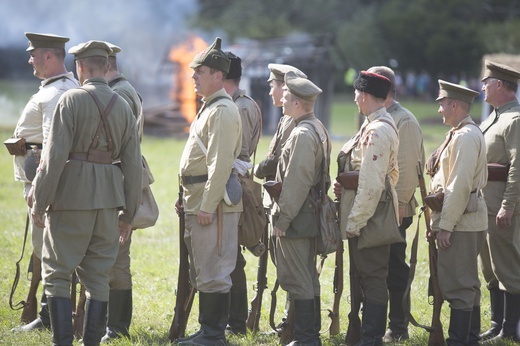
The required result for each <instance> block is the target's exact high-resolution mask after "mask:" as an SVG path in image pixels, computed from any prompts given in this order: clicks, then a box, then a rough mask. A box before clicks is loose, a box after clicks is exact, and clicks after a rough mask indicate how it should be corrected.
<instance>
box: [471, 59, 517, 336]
mask: <svg viewBox="0 0 520 346" xmlns="http://www.w3.org/2000/svg"><path fill="white" fill-rule="evenodd" d="M519 78H520V72H518V71H516V70H514V69H512V68H511V67H509V66H506V65H502V64H498V63H494V62H491V61H486V70H485V74H484V78H483V79H482V81H483V82H484V85H483V87H482V90H483V91H484V92H485V101H486V102H487V103H489V104H490V105H491V106H493V108H494V110H493V112H492V113H491V115H490V116H489V117H488V118H487V119H486V120H485V121H484V122H482V124H481V125H480V128H481V129H482V131H483V132H484V138H485V139H486V148H487V162H488V164H489V165H491V166H493V165H496V164H499V165H501V166H502V167H501V170H502V174H498V175H497V174H493V175H492V174H491V167H490V174H489V180H488V183H487V185H486V188H485V189H484V191H483V192H484V198H485V199H486V203H487V207H488V215H489V220H488V222H489V224H488V238H487V246H484V247H483V249H482V251H481V262H482V271H483V273H484V277H485V279H486V282H487V286H488V288H489V290H490V298H491V316H492V319H493V320H494V323H495V327H496V329H495V331H494V333H493V334H496V333H497V332H498V331H500V329H501V332H500V334H499V335H498V336H496V337H495V338H494V339H492V340H493V341H492V342H495V341H499V340H501V339H507V340H514V341H517V342H518V341H520V241H519V239H520V205H519V203H518V198H519V196H520V161H519V158H518V150H519V148H520V105H519V104H518V100H517V99H516V93H517V90H518V79H519ZM504 295H505V299H504ZM504 306H505V311H504ZM492 327H493V321H492ZM485 336H490V335H489V334H488V335H485ZM491 336H492V335H491Z"/></svg>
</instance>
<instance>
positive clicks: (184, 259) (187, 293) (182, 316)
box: [168, 175, 195, 342]
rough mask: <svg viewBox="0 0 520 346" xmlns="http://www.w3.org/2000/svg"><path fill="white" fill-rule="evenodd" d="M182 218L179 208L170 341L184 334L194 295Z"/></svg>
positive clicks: (180, 196)
mask: <svg viewBox="0 0 520 346" xmlns="http://www.w3.org/2000/svg"><path fill="white" fill-rule="evenodd" d="M182 200H183V187H182V184H181V177H180V175H179V204H181V205H182ZM184 218H185V215H184V210H181V211H180V212H179V275H178V279H177V296H176V299H175V309H174V315H173V321H172V325H171V327H170V332H169V335H168V339H170V341H172V342H173V341H175V340H177V339H179V338H182V337H183V336H184V334H185V332H186V326H187V324H188V318H189V316H190V311H191V306H192V304H193V299H194V297H195V288H194V287H192V286H191V284H190V274H189V269H190V267H189V262H188V248H187V247H186V243H185V242H184V231H185V230H184V227H185V220H184Z"/></svg>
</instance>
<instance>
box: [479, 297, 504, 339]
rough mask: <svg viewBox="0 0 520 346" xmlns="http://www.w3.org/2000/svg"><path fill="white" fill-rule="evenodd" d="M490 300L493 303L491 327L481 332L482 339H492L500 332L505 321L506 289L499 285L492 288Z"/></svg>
mask: <svg viewBox="0 0 520 346" xmlns="http://www.w3.org/2000/svg"><path fill="white" fill-rule="evenodd" d="M489 301H490V304H491V327H489V329H488V330H486V331H485V332H484V333H482V334H480V339H481V340H487V339H491V338H494V337H495V336H497V335H498V334H500V331H501V330H502V324H503V323H504V291H502V290H501V289H500V288H498V287H493V288H490V289H489Z"/></svg>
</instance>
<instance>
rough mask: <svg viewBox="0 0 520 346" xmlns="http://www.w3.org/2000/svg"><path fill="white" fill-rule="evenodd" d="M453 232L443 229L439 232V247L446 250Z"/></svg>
mask: <svg viewBox="0 0 520 346" xmlns="http://www.w3.org/2000/svg"><path fill="white" fill-rule="evenodd" d="M450 238H451V232H448V231H445V230H443V229H441V230H440V231H439V232H438V233H437V246H438V247H439V249H443V250H446V249H447V248H448V247H449V246H450V245H451V242H450Z"/></svg>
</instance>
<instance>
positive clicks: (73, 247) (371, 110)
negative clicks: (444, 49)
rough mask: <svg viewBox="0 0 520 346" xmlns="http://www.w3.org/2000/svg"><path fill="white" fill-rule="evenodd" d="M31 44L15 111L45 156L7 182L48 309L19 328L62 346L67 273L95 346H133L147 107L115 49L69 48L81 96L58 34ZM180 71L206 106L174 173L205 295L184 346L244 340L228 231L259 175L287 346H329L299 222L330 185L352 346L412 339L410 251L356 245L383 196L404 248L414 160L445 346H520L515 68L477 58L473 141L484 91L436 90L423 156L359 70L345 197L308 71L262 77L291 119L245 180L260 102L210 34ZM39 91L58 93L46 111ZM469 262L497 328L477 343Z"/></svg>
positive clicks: (385, 73)
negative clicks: (122, 342)
mask: <svg viewBox="0 0 520 346" xmlns="http://www.w3.org/2000/svg"><path fill="white" fill-rule="evenodd" d="M27 37H28V38H29V41H30V47H29V49H28V50H29V51H30V53H31V60H30V63H31V64H32V65H33V67H34V69H35V76H37V77H38V78H41V79H43V82H42V87H41V89H40V92H39V93H38V94H36V95H35V97H33V98H32V99H31V101H30V102H29V103H28V106H27V107H26V109H25V110H24V113H23V114H22V117H21V118H20V122H19V123H18V125H17V129H16V130H15V137H17V138H25V139H26V140H27V145H28V147H27V148H28V149H29V148H33V146H36V147H38V146H39V148H40V149H42V145H43V151H42V154H41V155H42V156H41V163H40V164H39V166H38V169H37V172H36V177H35V178H34V180H33V181H32V183H31V182H30V180H29V179H27V177H26V175H27V174H26V173H27V172H24V169H23V161H24V157H19V156H16V157H15V172H17V179H18V180H22V181H24V182H25V184H26V187H25V193H24V196H25V197H26V199H27V200H28V203H29V206H30V207H31V209H30V210H31V213H32V220H33V223H34V226H35V227H34V228H33V239H34V240H33V245H34V248H35V253H36V255H37V256H38V257H39V258H41V260H42V274H43V275H42V276H43V283H44V295H43V297H42V303H44V304H45V305H44V306H46V308H45V309H43V308H42V312H40V317H39V318H38V319H37V320H36V321H34V322H33V323H30V324H28V325H26V326H23V327H21V329H22V330H31V329H37V328H42V327H49V324H50V326H51V328H52V332H53V343H54V344H55V345H71V344H72V338H73V336H72V326H71V318H70V317H71V302H70V284H71V281H70V280H71V273H72V272H73V271H74V270H76V272H77V274H78V277H79V279H80V281H81V282H82V283H83V284H85V286H86V288H87V292H88V293H87V298H88V299H87V308H86V315H85V325H84V334H83V343H84V344H85V345H97V344H99V342H100V341H101V340H102V339H103V341H109V340H110V339H111V338H115V337H120V336H128V335H129V334H128V329H129V326H130V319H131V315H132V312H131V305H132V303H131V299H132V290H131V274H130V257H129V252H130V249H129V247H130V239H131V233H132V226H131V221H132V218H133V216H134V215H135V213H136V210H137V208H138V201H139V199H140V186H141V171H142V164H141V154H140V146H139V142H140V138H141V135H142V127H141V125H142V122H141V125H140V123H139V121H136V120H139V117H140V116H142V114H141V113H142V109H141V101H140V99H139V97H138V95H137V93H136V92H135V90H133V88H130V87H129V84H128V82H127V81H126V80H125V79H124V77H122V76H121V75H120V74H119V73H118V72H117V69H116V71H115V72H114V73H113V74H110V72H109V65H110V66H114V65H115V66H117V63H116V61H115V55H116V54H117V53H118V52H119V51H120V49H119V47H116V46H114V45H111V44H108V43H106V42H102V41H89V42H86V43H84V44H80V45H78V46H75V47H73V48H71V49H70V50H69V52H70V53H71V54H74V56H75V62H76V67H77V73H78V78H79V83H78V81H76V80H75V79H74V77H73V76H72V74H71V73H70V72H67V71H66V70H65V67H64V65H63V58H64V56H65V55H64V44H65V42H67V41H68V39H67V38H64V37H60V36H54V35H41V34H30V33H28V34H27ZM40 55H41V56H40ZM110 59H112V60H110ZM47 60H50V61H55V67H56V68H52V69H51V68H50V66H54V65H51V62H48V61H47ZM109 62H110V64H109ZM190 67H191V68H192V69H193V74H192V78H193V80H194V88H195V92H196V93H197V94H198V95H199V96H201V97H202V101H203V105H202V107H201V109H200V110H199V112H198V114H197V116H196V118H195V119H194V121H193V123H192V124H191V128H190V133H189V138H188V140H187V142H186V145H185V148H184V151H183V154H182V157H181V159H180V175H181V182H182V187H183V200H182V201H179V200H178V201H177V202H176V204H175V207H176V210H177V212H178V213H181V212H183V213H185V216H186V218H185V230H184V231H185V233H184V234H185V235H184V242H185V244H186V247H187V249H188V254H189V265H190V282H191V284H192V286H193V287H194V288H195V289H196V290H197V291H198V293H199V315H198V321H199V323H200V328H199V330H198V331H197V332H195V333H194V334H192V335H190V336H187V337H185V338H181V339H178V340H176V344H178V345H226V344H227V340H226V333H235V334H244V333H246V325H245V320H246V318H247V309H248V300H247V284H246V277H245V272H244V266H245V259H244V256H243V255H242V253H241V247H240V246H239V245H238V231H237V230H238V222H239V218H240V213H241V212H242V202H241V200H240V198H238V199H235V198H233V195H234V194H235V192H236V191H233V190H232V189H233V188H232V186H231V185H232V184H229V180H230V174H236V175H238V176H239V178H241V179H242V178H244V177H248V176H250V175H251V174H254V175H255V176H256V177H257V178H259V179H266V180H268V181H271V180H272V181H276V182H278V183H280V184H281V191H280V194H279V196H276V197H272V198H270V197H269V196H268V195H267V194H265V195H264V206H265V208H266V211H267V212H268V214H269V221H270V224H271V225H272V229H271V239H272V241H271V246H272V247H273V253H274V256H273V261H274V263H275V265H276V271H277V279H278V281H279V283H280V286H281V287H282V288H283V289H284V290H285V291H286V292H287V295H288V301H290V304H292V305H293V309H294V333H293V338H292V340H290V341H289V343H288V344H289V345H293V346H295V345H309V346H311V345H312V346H317V345H321V341H320V334H319V332H320V329H321V317H320V310H321V307H320V282H319V277H318V272H317V269H316V256H315V254H316V248H315V246H316V245H315V244H316V242H315V238H316V236H318V232H319V229H318V228H317V227H316V225H314V224H313V222H298V223H296V222H293V221H295V220H296V219H299V220H309V219H308V218H307V219H306V217H310V220H313V219H312V217H313V215H312V213H309V210H313V209H311V208H310V207H311V204H312V203H311V199H312V198H313V196H314V194H315V192H316V191H318V190H320V191H319V192H320V193H323V194H326V193H327V190H328V189H329V187H333V192H334V194H335V196H336V198H337V200H338V201H340V209H339V210H338V213H339V214H340V220H341V222H340V230H341V235H342V238H343V239H347V240H348V242H349V243H350V245H351V246H349V249H350V251H351V256H352V259H353V262H352V263H351V265H354V266H355V267H356V271H357V273H358V275H359V280H360V284H361V290H362V296H363V310H362V314H363V316H362V327H361V340H359V342H357V343H356V346H367V345H381V344H382V343H391V342H400V341H404V340H407V339H409V332H408V324H409V318H408V313H409V312H408V311H405V309H404V308H403V301H409V300H410V296H409V290H407V282H408V276H409V266H408V264H407V263H406V260H405V254H406V243H405V242H402V243H395V244H386V245H377V246H372V247H364V248H360V247H358V240H359V236H360V235H361V234H362V232H363V231H364V228H365V227H366V226H367V223H368V222H369V221H370V220H371V219H373V218H376V217H378V215H377V213H375V211H376V208H377V206H378V203H379V201H380V198H381V196H382V195H389V196H391V200H392V203H393V205H394V209H395V210H394V214H395V218H396V221H397V224H398V225H399V232H400V233H401V235H402V237H403V238H406V229H407V228H408V227H409V226H410V225H411V224H412V220H413V215H415V213H416V209H417V207H418V205H419V204H418V202H417V201H416V199H415V197H414V192H415V190H416V188H417V186H418V179H419V178H418V175H417V168H418V167H417V165H418V164H419V165H420V166H421V167H420V169H422V166H423V165H424V164H426V167H427V170H428V174H430V176H431V181H430V192H431V193H432V194H431V196H432V198H436V201H437V202H438V203H437V204H438V205H440V207H439V208H435V207H434V206H433V205H432V208H431V209H432V220H431V230H432V234H429V235H428V236H429V237H434V238H435V239H436V242H437V245H438V262H437V269H438V277H439V284H440V287H441V291H442V294H443V298H444V299H446V300H447V301H448V302H449V305H450V309H451V313H450V324H449V328H448V338H447V339H446V343H447V344H448V345H479V342H481V341H482V340H483V339H489V340H488V341H486V343H489V344H493V343H495V342H496V341H498V340H502V339H507V340H513V341H516V342H519V341H520V331H519V328H520V324H519V318H520V266H519V265H518V264H520V243H519V241H518V240H519V237H520V226H519V225H520V224H519V223H517V221H519V222H520V220H519V219H518V218H519V215H520V212H519V211H518V210H519V209H518V208H520V207H517V200H518V196H519V195H520V191H519V190H520V185H519V184H518V181H519V174H520V173H519V172H520V171H519V169H518V166H519V163H518V162H519V161H517V159H516V155H517V148H518V144H519V143H518V142H519V141H520V135H519V133H520V132H519V130H520V128H519V126H520V120H519V117H520V105H519V103H518V101H517V99H516V92H517V83H518V79H519V78H520V72H518V71H515V70H513V69H512V68H510V67H508V66H504V65H501V64H497V63H493V62H486V66H485V67H486V72H485V74H484V77H483V79H482V81H483V83H484V85H483V87H482V90H483V91H484V93H485V101H486V102H488V103H489V104H490V105H491V106H493V108H494V110H493V112H492V114H491V116H490V117H489V118H488V119H487V120H486V121H484V122H483V123H482V124H481V126H480V127H479V126H478V125H476V124H475V122H474V121H473V120H472V119H471V117H470V115H469V114H470V109H471V105H472V103H473V100H474V99H475V97H477V96H478V95H479V94H480V93H479V92H477V91H474V90H471V89H468V88H466V87H464V86H461V85H457V84H453V83H449V82H446V81H443V80H439V95H438V98H437V99H436V100H437V101H438V103H439V113H440V114H441V115H442V117H443V122H444V124H446V125H448V126H450V127H451V129H450V131H449V132H448V134H447V136H446V139H445V141H444V142H443V143H442V145H441V146H440V147H439V149H437V150H436V151H435V152H434V153H433V154H432V155H431V156H430V158H429V159H428V160H425V153H424V147H423V135H422V131H421V128H420V126H419V123H418V121H417V119H416V118H415V117H414V116H413V114H412V113H411V112H409V111H408V110H407V109H405V108H404V107H402V106H401V105H400V104H399V102H397V101H396V99H395V95H396V90H395V75H394V72H393V71H392V70H391V69H390V68H388V67H384V66H376V67H372V68H370V69H368V70H367V71H362V72H361V73H360V74H359V76H358V78H357V79H356V81H355V83H354V89H355V95H354V101H355V103H356V105H357V107H358V110H359V113H360V114H361V115H362V116H363V117H364V121H363V123H362V125H361V127H360V129H359V131H358V132H357V133H356V135H355V136H353V137H352V138H351V139H350V140H349V141H348V142H347V143H345V145H344V146H343V147H342V149H341V151H340V153H339V155H338V158H337V163H338V171H337V174H338V175H340V174H341V173H355V174H356V176H357V177H358V178H357V182H356V185H355V186H351V185H349V186H346V185H344V184H342V182H341V181H339V180H332V179H331V178H330V174H329V171H330V167H329V165H330V159H331V157H330V156H331V147H332V145H331V142H330V138H329V135H328V132H327V130H326V129H325V127H324V126H323V124H322V123H321V122H320V120H319V119H318V118H317V117H316V115H315V114H314V102H315V100H316V98H317V97H318V96H319V94H320V93H321V92H322V90H321V89H320V88H319V87H318V86H317V85H315V84H314V83H313V82H312V81H310V80H309V79H308V78H307V76H306V75H305V73H304V72H302V71H300V70H299V69H297V68H295V67H293V66H289V65H283V64H269V65H268V68H269V71H270V76H269V79H268V81H267V82H268V83H269V86H270V93H269V94H270V96H271V97H272V100H273V104H274V105H275V106H277V107H281V108H282V113H283V116H282V117H281V119H280V121H279V123H278V127H277V131H276V134H275V136H274V137H273V139H272V141H271V143H270V146H269V152H268V155H267V157H266V158H265V159H264V160H263V161H261V162H260V163H259V164H257V165H256V166H255V167H253V164H252V163H251V156H252V155H254V153H255V151H256V146H257V144H258V141H259V138H260V136H261V119H262V117H261V114H260V109H259V107H258V105H256V103H255V102H254V101H253V100H252V99H251V98H250V97H248V96H247V95H246V94H245V92H244V91H243V90H241V89H240V88H239V83H240V77H241V73H242V67H241V60H240V58H239V57H237V56H236V55H234V54H233V53H232V52H224V51H223V50H222V49H221V39H220V38H217V39H216V40H215V42H214V43H213V44H212V45H211V46H210V47H208V48H207V49H205V50H204V51H202V52H200V53H199V54H198V55H197V56H196V57H195V58H194V59H193V61H192V63H191V64H190ZM49 71H53V72H52V73H51V72H49ZM107 80H108V82H107ZM120 82H121V83H126V84H125V85H126V86H127V87H125V88H123V87H121V89H124V90H126V91H127V92H126V93H125V92H122V93H120V92H119V91H118V88H117V87H116V86H117V85H118V83H120ZM80 84H81V85H82V87H81V88H78V86H79V85H80ZM111 87H112V89H113V90H111ZM128 90H131V91H130V92H128ZM114 91H115V92H117V93H118V94H120V95H121V96H122V97H123V99H124V100H125V101H126V102H125V101H123V100H122V99H121V98H119V97H118V96H114V95H115V94H114ZM44 92H47V93H48V94H50V96H49V95H47V94H46V95H45V97H44V95H43V93H44ZM39 97H41V100H40V99H39ZM96 99H97V100H96ZM49 100H51V101H49ZM38 102H40V103H38ZM41 105H45V106H46V107H42V106H41ZM42 109H43V111H42ZM30 119H32V124H31V125H30V126H29V125H28V124H29V123H30ZM102 129H104V131H103V130H102ZM24 130H27V132H24ZM29 130H30V131H29ZM31 131H32V132H31ZM31 136H33V137H31ZM27 155H29V154H27ZM324 162H325V163H326V169H325V170H324V169H323V165H324ZM123 177H124V179H123ZM138 187H139V188H138ZM70 191H74V193H70ZM44 213H46V214H45V215H46V216H45V218H44V216H43V215H44ZM304 214H307V215H304ZM308 214H311V215H308ZM36 227H40V228H36ZM381 231H383V232H384V231H385V230H381ZM215 235H216V236H215ZM118 240H119V241H118ZM39 249H41V253H39ZM479 254H480V258H481V260H482V268H483V272H484V277H485V279H486V283H487V286H488V288H489V290H490V293H491V312H492V314H491V315H492V320H493V321H492V328H491V329H490V330H489V331H487V332H485V333H483V334H481V333H480V321H481V316H480V281H479V278H478V256H479ZM114 263H115V265H114ZM109 279H110V280H109ZM407 292H408V293H407ZM42 305H43V304H42ZM107 307H108V324H106V323H105V322H106V316H107ZM46 311H48V312H47V313H46ZM387 320H388V321H389V323H388V329H387Z"/></svg>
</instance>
